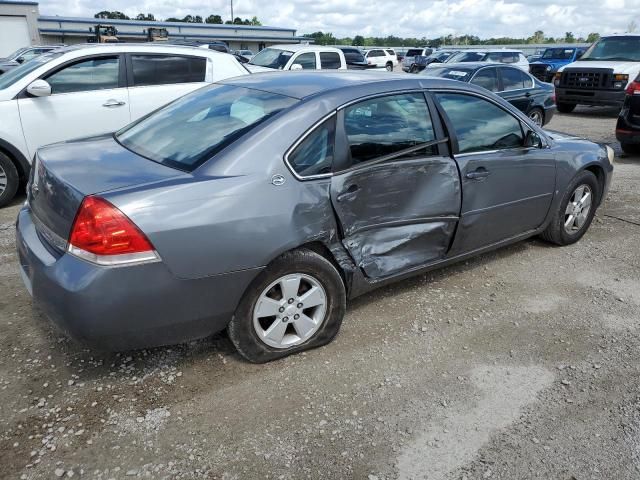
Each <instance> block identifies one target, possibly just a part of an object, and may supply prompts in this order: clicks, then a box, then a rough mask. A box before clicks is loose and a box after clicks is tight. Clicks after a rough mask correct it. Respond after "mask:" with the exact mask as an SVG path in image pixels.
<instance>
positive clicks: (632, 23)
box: [627, 20, 638, 33]
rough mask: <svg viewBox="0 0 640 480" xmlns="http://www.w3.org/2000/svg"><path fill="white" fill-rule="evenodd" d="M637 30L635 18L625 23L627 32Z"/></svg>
mask: <svg viewBox="0 0 640 480" xmlns="http://www.w3.org/2000/svg"><path fill="white" fill-rule="evenodd" d="M637 31H638V24H637V23H636V21H635V20H631V21H630V22H629V25H627V33H636V32H637Z"/></svg>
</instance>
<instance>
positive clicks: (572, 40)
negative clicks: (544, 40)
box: [564, 32, 576, 43]
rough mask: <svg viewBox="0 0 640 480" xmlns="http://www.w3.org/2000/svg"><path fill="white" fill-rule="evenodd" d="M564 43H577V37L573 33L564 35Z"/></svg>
mask: <svg viewBox="0 0 640 480" xmlns="http://www.w3.org/2000/svg"><path fill="white" fill-rule="evenodd" d="M564 41H565V42H567V43H575V41H576V37H575V36H574V35H573V33H572V32H567V33H565V35H564Z"/></svg>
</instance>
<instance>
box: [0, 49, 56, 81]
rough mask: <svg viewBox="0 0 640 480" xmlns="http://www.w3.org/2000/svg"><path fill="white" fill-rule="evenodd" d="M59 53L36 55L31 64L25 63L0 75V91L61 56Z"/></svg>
mask: <svg viewBox="0 0 640 480" xmlns="http://www.w3.org/2000/svg"><path fill="white" fill-rule="evenodd" d="M61 55H62V53H61V52H52V53H45V54H44V55H38V56H37V57H36V58H34V59H33V61H31V62H25V63H23V64H22V65H20V66H19V67H16V68H12V69H11V70H9V71H8V72H7V73H3V74H2V75H0V90H2V89H4V88H7V87H10V86H12V85H13V84H14V83H16V82H17V81H19V80H21V79H23V78H24V77H26V76H27V75H29V74H30V73H31V72H33V71H34V70H37V69H38V68H40V67H41V66H42V65H44V64H45V63H47V62H49V61H51V60H54V59H56V58H57V57H59V56H61Z"/></svg>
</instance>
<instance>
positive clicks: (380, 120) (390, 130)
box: [344, 93, 436, 165]
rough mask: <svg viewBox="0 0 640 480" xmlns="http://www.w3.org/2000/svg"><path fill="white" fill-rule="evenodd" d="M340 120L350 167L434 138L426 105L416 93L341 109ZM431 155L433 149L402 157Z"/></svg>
mask: <svg viewBox="0 0 640 480" xmlns="http://www.w3.org/2000/svg"><path fill="white" fill-rule="evenodd" d="M344 118H345V120H344V122H345V131H346V133H347V138H348V141H349V149H350V151H351V161H352V164H353V165H355V164H358V163H362V162H366V161H368V160H373V159H376V158H378V157H382V156H384V155H389V154H392V153H396V152H399V151H401V150H405V149H407V148H410V147H414V146H417V145H419V144H421V143H426V142H431V141H433V140H434V139H435V134H434V131H433V125H432V123H431V117H430V116H429V110H428V109H427V103H426V101H425V99H424V96H423V95H421V94H419V93H410V94H404V95H392V96H388V97H380V98H374V99H371V100H365V101H363V102H360V103H357V104H355V105H352V106H350V107H348V108H347V109H345V116H344ZM435 152H436V147H435V146H429V147H425V149H424V150H420V151H417V152H412V153H409V154H407V155H406V157H416V156H424V155H425V154H427V155H431V154H434V153H435ZM403 158H404V157H403Z"/></svg>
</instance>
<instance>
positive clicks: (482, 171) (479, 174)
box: [465, 167, 489, 180]
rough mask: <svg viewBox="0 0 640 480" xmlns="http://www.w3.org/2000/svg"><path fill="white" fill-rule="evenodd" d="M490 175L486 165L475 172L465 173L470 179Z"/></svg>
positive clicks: (478, 178)
mask: <svg viewBox="0 0 640 480" xmlns="http://www.w3.org/2000/svg"><path fill="white" fill-rule="evenodd" d="M488 176H489V170H487V169H486V168H484V167H479V168H477V169H476V170H475V171H473V172H469V173H467V174H466V175H465V177H467V178H468V179H469V180H481V179H483V178H487V177H488Z"/></svg>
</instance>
